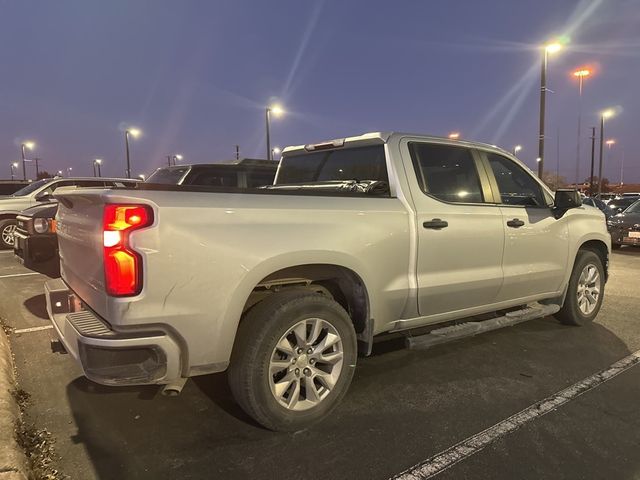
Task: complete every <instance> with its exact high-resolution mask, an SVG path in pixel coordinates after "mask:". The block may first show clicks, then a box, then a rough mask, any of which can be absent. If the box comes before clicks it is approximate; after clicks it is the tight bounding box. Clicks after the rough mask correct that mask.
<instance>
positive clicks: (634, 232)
mask: <svg viewBox="0 0 640 480" xmlns="http://www.w3.org/2000/svg"><path fill="white" fill-rule="evenodd" d="M607 227H608V228H609V233H611V247H612V248H620V247H621V246H622V245H636V246H637V245H640V201H636V202H635V203H634V204H632V205H631V206H630V207H629V208H627V209H626V210H625V211H623V212H622V213H619V214H617V215H615V216H613V217H611V218H609V219H608V220H607Z"/></svg>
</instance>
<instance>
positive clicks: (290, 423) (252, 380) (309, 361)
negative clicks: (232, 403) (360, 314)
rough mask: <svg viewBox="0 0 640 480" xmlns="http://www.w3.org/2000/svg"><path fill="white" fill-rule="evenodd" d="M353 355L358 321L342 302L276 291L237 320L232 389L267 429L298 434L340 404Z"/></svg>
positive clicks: (307, 294)
mask: <svg viewBox="0 0 640 480" xmlns="http://www.w3.org/2000/svg"><path fill="white" fill-rule="evenodd" d="M356 356H357V348H356V336H355V332H354V329H353V324H352V322H351V319H350V318H349V315H348V314H347V312H345V310H344V309H343V308H342V307H341V306H340V305H339V304H338V303H336V302H335V301H334V300H332V299H330V298H327V297H325V296H323V295H319V294H315V293H307V292H300V291H292V292H283V293H277V294H274V295H272V296H271V297H269V298H267V299H265V300H263V301H262V302H260V303H259V304H258V305H256V306H255V307H253V308H252V309H251V310H250V311H249V313H248V314H247V316H246V318H244V319H243V321H242V322H241V323H240V326H239V328H238V334H237V337H236V344H235V345H234V350H233V354H232V356H231V365H230V367H229V371H228V375H229V385H230V387H231V391H232V392H233V395H234V397H235V399H236V401H237V402H238V404H240V406H241V407H242V409H243V410H244V411H245V412H246V413H247V414H249V415H250V416H251V417H253V418H254V419H255V420H256V421H257V422H258V423H260V424H261V425H263V426H264V427H266V428H269V429H271V430H281V431H295V430H300V429H302V428H305V427H307V426H308V425H310V424H311V423H313V422H316V421H318V420H320V419H321V418H323V417H325V416H326V415H328V414H329V413H330V412H331V410H333V408H335V406H336V405H337V404H338V403H339V401H340V400H341V399H342V397H343V396H344V394H345V393H346V391H347V389H348V387H349V384H350V383H351V379H352V377H353V371H354V367H355V363H356Z"/></svg>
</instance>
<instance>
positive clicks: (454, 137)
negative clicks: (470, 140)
mask: <svg viewBox="0 0 640 480" xmlns="http://www.w3.org/2000/svg"><path fill="white" fill-rule="evenodd" d="M449 138H450V139H451V140H457V139H459V138H460V132H451V133H450V134H449Z"/></svg>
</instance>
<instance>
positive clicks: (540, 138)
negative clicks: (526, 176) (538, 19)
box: [538, 43, 562, 178]
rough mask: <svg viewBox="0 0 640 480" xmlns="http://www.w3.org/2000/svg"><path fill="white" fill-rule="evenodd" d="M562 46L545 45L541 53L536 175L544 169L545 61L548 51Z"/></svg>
mask: <svg viewBox="0 0 640 480" xmlns="http://www.w3.org/2000/svg"><path fill="white" fill-rule="evenodd" d="M561 48H562V45H560V44H559V43H549V44H547V45H545V47H544V50H543V53H542V66H541V70H540V130H539V134H538V158H539V159H540V161H539V162H538V177H539V178H542V172H543V170H544V117H545V113H546V98H547V62H548V59H549V54H550V53H552V54H553V53H556V52H558V51H559V50H560V49H561Z"/></svg>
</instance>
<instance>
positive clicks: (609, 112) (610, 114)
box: [598, 108, 615, 198]
mask: <svg viewBox="0 0 640 480" xmlns="http://www.w3.org/2000/svg"><path fill="white" fill-rule="evenodd" d="M614 114H615V112H614V111H613V110H612V109H611V108H608V109H607V110H604V111H602V112H601V113H600V160H599V161H600V166H599V168H598V198H600V195H601V194H602V157H603V154H604V148H603V147H604V120H605V118H611V117H613V115H614Z"/></svg>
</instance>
